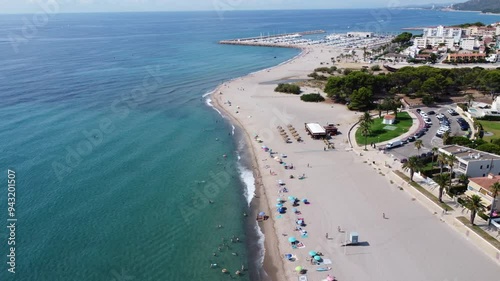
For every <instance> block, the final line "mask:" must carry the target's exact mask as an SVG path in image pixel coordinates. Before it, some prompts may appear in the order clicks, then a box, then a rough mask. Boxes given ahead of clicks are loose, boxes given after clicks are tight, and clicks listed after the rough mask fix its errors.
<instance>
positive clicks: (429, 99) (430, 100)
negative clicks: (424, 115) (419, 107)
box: [422, 95, 434, 105]
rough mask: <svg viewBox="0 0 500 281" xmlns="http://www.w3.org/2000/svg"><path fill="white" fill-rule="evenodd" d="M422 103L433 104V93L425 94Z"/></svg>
mask: <svg viewBox="0 0 500 281" xmlns="http://www.w3.org/2000/svg"><path fill="white" fill-rule="evenodd" d="M422 103H423V104H425V105H430V104H433V103H434V97H433V96H431V95H425V96H424V97H423V98H422Z"/></svg>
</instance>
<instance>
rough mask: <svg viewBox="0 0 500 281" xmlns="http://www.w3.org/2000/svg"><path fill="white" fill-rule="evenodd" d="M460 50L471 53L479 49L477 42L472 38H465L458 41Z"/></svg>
mask: <svg viewBox="0 0 500 281" xmlns="http://www.w3.org/2000/svg"><path fill="white" fill-rule="evenodd" d="M460 48H462V49H463V50H468V51H473V50H474V49H477V48H479V41H478V40H477V39H476V38H474V37H466V38H462V39H460Z"/></svg>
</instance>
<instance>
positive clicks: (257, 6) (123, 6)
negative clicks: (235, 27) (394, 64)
mask: <svg viewBox="0 0 500 281" xmlns="http://www.w3.org/2000/svg"><path fill="white" fill-rule="evenodd" d="M412 2H413V3H412ZM415 2H416V1H415V0H349V1H338V0H337V1H336V0H0V13H37V12H40V11H44V7H47V6H48V7H49V8H51V9H57V11H58V12H63V13H64V12H67V13H74V12H124V11H137V12H141V11H195V10H208V11H210V10H275V9H346V8H351V9H355V8H387V7H400V6H404V5H411V4H414V3H415ZM418 2H422V3H436V4H438V3H450V2H465V0H463V1H460V0H429V1H418ZM45 9H46V8H45Z"/></svg>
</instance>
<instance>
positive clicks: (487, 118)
mask: <svg viewBox="0 0 500 281" xmlns="http://www.w3.org/2000/svg"><path fill="white" fill-rule="evenodd" d="M476 119H477V120H485V121H500V116H490V115H486V116H484V117H479V118H476Z"/></svg>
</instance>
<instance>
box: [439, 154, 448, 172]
mask: <svg viewBox="0 0 500 281" xmlns="http://www.w3.org/2000/svg"><path fill="white" fill-rule="evenodd" d="M437 162H438V163H439V168H440V170H439V174H440V175H442V174H443V167H444V164H446V163H447V162H448V155H447V154H444V153H442V152H441V153H439V154H438V157H437Z"/></svg>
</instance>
